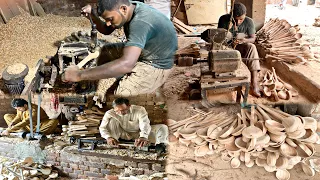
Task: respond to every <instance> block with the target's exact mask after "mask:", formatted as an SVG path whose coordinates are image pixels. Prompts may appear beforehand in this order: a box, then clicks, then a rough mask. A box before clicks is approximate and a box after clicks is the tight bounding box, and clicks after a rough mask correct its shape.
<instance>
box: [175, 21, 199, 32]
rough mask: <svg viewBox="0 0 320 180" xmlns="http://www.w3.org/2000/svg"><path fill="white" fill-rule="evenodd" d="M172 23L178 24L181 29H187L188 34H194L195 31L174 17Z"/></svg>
mask: <svg viewBox="0 0 320 180" xmlns="http://www.w3.org/2000/svg"><path fill="white" fill-rule="evenodd" d="M173 22H174V23H176V24H179V25H180V26H182V27H183V28H185V29H187V30H188V31H190V32H195V30H194V29H193V28H192V27H190V26H187V25H185V24H184V23H183V22H181V21H180V20H179V19H177V18H175V17H173Z"/></svg>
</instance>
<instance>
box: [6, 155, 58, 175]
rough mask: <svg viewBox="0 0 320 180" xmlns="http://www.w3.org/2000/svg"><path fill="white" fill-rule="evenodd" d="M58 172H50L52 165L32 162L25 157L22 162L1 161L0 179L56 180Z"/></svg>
mask: <svg viewBox="0 0 320 180" xmlns="http://www.w3.org/2000/svg"><path fill="white" fill-rule="evenodd" d="M58 176H59V174H58V171H55V170H52V165H44V164H40V163H35V162H33V159H32V157H27V158H25V159H24V160H22V161H18V162H10V161H8V160H6V159H1V163H0V179H7V180H19V179H31V180H39V179H57V178H58Z"/></svg>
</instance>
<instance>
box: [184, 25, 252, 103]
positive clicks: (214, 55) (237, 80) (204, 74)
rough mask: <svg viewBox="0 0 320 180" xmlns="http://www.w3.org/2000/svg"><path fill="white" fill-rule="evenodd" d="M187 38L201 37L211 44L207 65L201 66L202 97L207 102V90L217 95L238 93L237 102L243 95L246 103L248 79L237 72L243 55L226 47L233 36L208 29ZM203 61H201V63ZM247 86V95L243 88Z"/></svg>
mask: <svg viewBox="0 0 320 180" xmlns="http://www.w3.org/2000/svg"><path fill="white" fill-rule="evenodd" d="M186 37H201V39H203V40H205V41H206V42H208V44H209V48H208V51H209V52H208V58H207V60H204V61H205V62H206V63H207V64H206V65H205V66H201V79H200V84H201V96H202V98H203V99H204V100H207V90H212V91H214V92H215V93H222V92H227V91H237V101H240V99H241V95H242V96H243V102H244V103H246V101H247V96H248V89H249V84H250V83H249V80H248V77H245V76H241V77H238V76H236V71H237V70H238V69H239V68H240V65H241V61H242V58H241V54H240V52H239V51H237V50H234V49H231V48H230V49H226V47H225V46H223V45H226V44H227V43H228V42H230V40H231V39H232V36H231V35H230V33H228V32H227V30H225V29H221V28H218V29H207V30H205V31H204V32H203V33H201V34H198V35H186ZM201 61H203V60H200V62H201ZM243 86H245V87H246V89H245V93H244V94H242V91H241V90H242V87H243Z"/></svg>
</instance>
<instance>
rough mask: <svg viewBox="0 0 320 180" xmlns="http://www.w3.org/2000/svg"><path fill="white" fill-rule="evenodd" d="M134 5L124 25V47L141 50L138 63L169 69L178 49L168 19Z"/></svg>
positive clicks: (174, 34) (175, 36)
mask: <svg viewBox="0 0 320 180" xmlns="http://www.w3.org/2000/svg"><path fill="white" fill-rule="evenodd" d="M132 3H133V4H134V5H136V7H135V9H134V12H133V15H132V19H131V21H130V22H129V23H126V24H125V25H124V32H125V34H126V38H127V42H126V43H125V46H136V47H139V48H141V49H142V53H141V55H140V58H139V61H142V62H148V63H151V65H152V66H154V67H156V68H160V69H170V68H172V66H173V57H174V54H175V52H176V50H177V48H178V39H177V35H176V31H175V29H174V26H173V24H172V22H171V21H170V19H168V18H167V17H166V16H165V15H164V14H162V13H161V12H160V11H158V10H156V9H154V8H152V7H150V6H148V5H146V4H144V3H141V2H134V1H133V2H132Z"/></svg>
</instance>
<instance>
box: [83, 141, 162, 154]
mask: <svg viewBox="0 0 320 180" xmlns="http://www.w3.org/2000/svg"><path fill="white" fill-rule="evenodd" d="M106 143H107V141H106V140H105V139H102V138H100V139H82V138H79V139H78V150H79V151H82V150H95V149H96V148H97V146H98V145H101V144H106ZM85 144H89V148H86V146H85ZM119 148H122V149H131V150H135V151H145V152H156V153H158V154H161V153H164V152H165V151H166V150H165V148H164V146H161V145H155V144H152V143H151V144H149V145H147V146H144V147H136V146H134V142H132V141H124V140H122V141H120V142H119Z"/></svg>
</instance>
